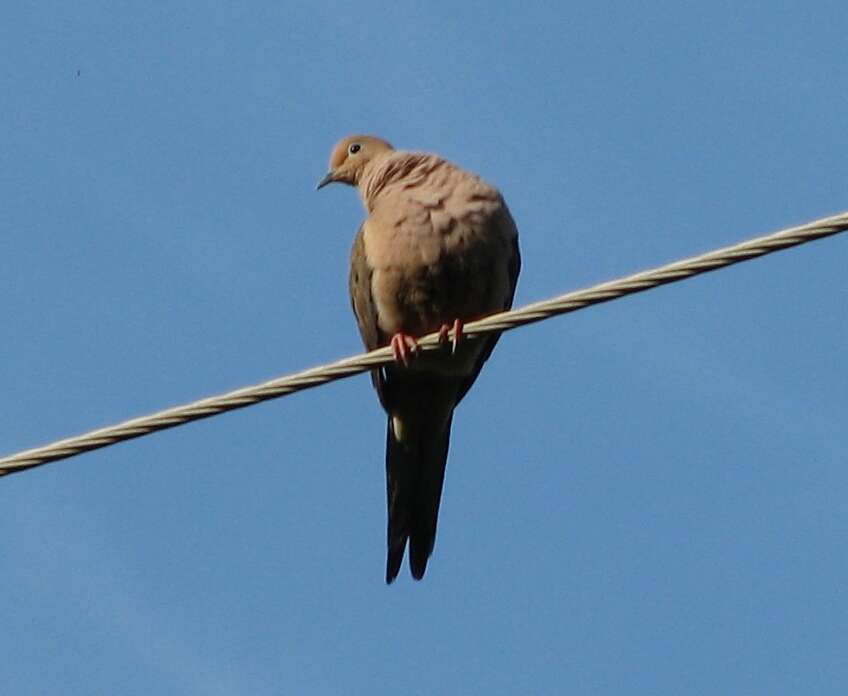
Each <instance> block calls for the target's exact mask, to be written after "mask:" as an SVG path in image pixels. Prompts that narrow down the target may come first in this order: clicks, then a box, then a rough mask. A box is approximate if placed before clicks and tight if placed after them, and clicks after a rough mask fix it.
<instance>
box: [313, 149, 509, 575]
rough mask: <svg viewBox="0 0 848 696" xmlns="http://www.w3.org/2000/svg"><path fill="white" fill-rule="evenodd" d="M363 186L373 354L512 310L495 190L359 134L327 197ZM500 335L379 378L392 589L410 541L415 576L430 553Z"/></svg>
mask: <svg viewBox="0 0 848 696" xmlns="http://www.w3.org/2000/svg"><path fill="white" fill-rule="evenodd" d="M331 182H341V183H346V184H349V185H352V186H356V187H357V188H358V189H359V193H360V196H361V197H362V201H363V203H364V204H365V208H366V210H367V211H368V217H367V218H366V219H365V221H364V222H363V223H362V225H361V226H360V228H359V231H358V233H357V235H356V239H355V241H354V244H353V250H352V253H351V268H350V295H351V303H352V305H353V310H354V313H355V315H356V319H357V323H358V325H359V332H360V334H361V336H362V340H363V342H364V343H365V346H366V348H368V349H369V350H371V349H374V348H377V347H379V346H384V345H387V344H388V343H389V342H390V340H391V339H392V337H393V336H395V335H396V334H403V335H406V336H422V335H424V334H427V333H431V332H433V331H438V330H439V329H441V328H442V327H444V326H451V325H453V322H454V321H455V320H459V321H461V322H467V321H471V320H473V319H477V318H479V317H481V316H484V315H487V314H491V313H493V312H499V311H502V310H504V309H508V308H509V307H510V306H511V305H512V298H513V295H514V293H515V284H516V281H517V279H518V271H519V268H520V256H519V252H518V233H517V230H516V228H515V223H514V222H513V220H512V216H511V215H510V213H509V210H508V208H507V206H506V203H505V202H504V200H503V198H502V197H501V195H500V193H499V192H498V191H497V189H495V188H493V187H492V186H490V185H489V184H487V183H486V182H484V181H483V180H482V179H480V178H479V177H478V176H476V175H474V174H471V173H469V172H466V171H464V170H462V169H460V168H459V167H457V166H455V165H453V164H451V163H450V162H448V161H446V160H445V159H443V158H441V157H439V156H437V155H431V154H423V153H415V152H404V151H400V150H395V149H394V148H392V146H391V145H389V144H388V143H387V142H386V141H384V140H381V139H380V138H375V137H373V136H351V137H348V138H345V139H344V140H342V141H341V142H339V143H338V144H337V145H336V147H335V148H334V149H333V152H332V154H331V156H330V171H329V173H328V174H327V176H326V177H324V179H323V180H322V181H321V182H320V183H319V188H321V187H322V186H324V185H326V184H328V183H331ZM496 342H497V336H494V337H489V338H486V339H481V340H474V341H472V340H465V341H462V342H461V343H460V345H459V346H458V347H457V349H456V351H455V353H452V351H450V350H444V351H435V352H430V353H427V354H426V355H422V356H421V357H418V358H416V359H415V360H413V361H412V362H411V363H410V364H409V366H405V365H401V364H395V365H390V366H387V367H386V368H384V369H380V370H374V371H373V372H372V380H373V383H374V387H375V388H376V390H377V393H378V395H379V397H380V402H381V403H382V405H383V408H384V409H385V410H386V413H387V414H388V425H387V435H386V476H387V497H388V507H389V511H388V560H387V564H386V582H391V581H392V580H394V578H395V577H396V576H397V574H398V570H399V568H400V564H401V561H402V560H403V552H404V549H405V547H406V543H407V540H409V547H410V548H409V563H410V569H411V571H412V575H413V577H414V578H416V579H420V578H421V577H423V575H424V571H425V569H426V566H427V559H428V558H429V556H430V554H431V553H432V550H433V544H434V540H435V534H436V521H437V518H438V512H439V501H440V499H441V492H442V483H443V481H444V471H445V463H446V460H447V451H448V444H449V439H450V427H451V421H452V418H453V410H454V408H455V407H456V405H457V404H458V403H459V402H460V400H461V399H462V398H463V397H464V396H465V393H466V392H467V391H468V389H469V388H470V387H471V385H472V384H473V382H474V380H475V379H476V378H477V375H478V373H479V372H480V369H481V367H482V365H483V363H484V362H485V361H486V359H487V358H488V357H489V355H490V354H491V352H492V349H493V348H494V346H495V343H496Z"/></svg>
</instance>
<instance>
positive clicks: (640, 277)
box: [0, 211, 848, 476]
mask: <svg viewBox="0 0 848 696" xmlns="http://www.w3.org/2000/svg"><path fill="white" fill-rule="evenodd" d="M846 229H848V211H846V212H844V213H840V214H838V215H833V216H831V217H826V218H821V219H819V220H814V221H813V222H809V223H807V224H805V225H799V226H798V227H791V228H788V229H785V230H780V231H779V232H774V233H772V234H769V235H765V236H763V237H757V238H755V239H750V240H748V241H746V242H741V243H739V244H734V245H733V246H728V247H724V248H722V249H717V250H715V251H711V252H708V253H706V254H701V255H700V256H693V257H691V258H688V259H683V260H681V261H675V262H674V263H669V264H667V265H665V266H659V267H658V268H653V269H650V270H647V271H642V272H641V273H636V274H634V275H630V276H626V277H624V278H619V279H617V280H611V281H608V282H606V283H601V284H599V285H594V286H592V287H590V288H585V289H583V290H576V291H574V292H569V293H566V294H564V295H560V296H558V297H554V298H551V299H548V300H543V301H541V302H535V303H533V304H529V305H526V306H524V307H521V308H520V309H514V310H510V311H508V312H501V313H499V314H493V315H491V316H488V317H486V318H484V319H480V320H478V321H474V322H470V323H468V324H466V325H465V327H464V335H465V336H468V337H474V336H483V335H485V334H490V333H497V332H503V331H509V330H510V329H514V328H517V327H519V326H524V325H525V324H532V323H533V322H537V321H541V320H543V319H548V318H550V317H553V316H557V315H559V314H567V313H568V312H574V311H576V310H578V309H582V308H584V307H588V306H590V305H594V304H600V303H601V302H608V301H609V300H613V299H616V298H619V297H623V296H625V295H631V294H634V293H637V292H642V291H643V290H648V289H650V288H654V287H657V286H658V285H665V284H667V283H674V282H677V281H678V280H683V279H685V278H690V277H692V276H695V275H699V274H701V273H707V272H708V271H714V270H716V269H719V268H724V267H725V266H730V265H732V264H734V263H739V262H740V261H747V260H749V259H753V258H756V257H758V256H765V255H766V254H770V253H772V252H775V251H779V250H781V249H787V248H789V247H793V246H797V245H799V244H804V243H805V242H811V241H813V240H814V239H821V238H822V237H828V236H830V235H834V234H838V233H839V232H844V231H845V230H846ZM419 347H420V349H421V350H425V351H426V350H434V349H436V348H438V347H439V338H438V334H436V333H432V334H429V335H428V336H425V337H424V338H422V339H420V341H419ZM392 360H393V358H392V352H391V349H390V348H388V347H386V348H379V349H377V350H374V351H371V352H370V353H364V354H361V355H355V356H352V357H349V358H345V359H343V360H339V361H337V362H334V363H330V364H328V365H322V366H320V367H313V368H311V369H309V370H304V371H302V372H297V373H294V374H291V375H287V376H283V377H278V378H276V379H272V380H270V381H268V382H263V383H261V384H256V385H253V386H249V387H243V388H241V389H236V390H235V391H231V392H227V393H226V394H220V395H218V396H211V397H208V398H206V399H201V400H200V401H194V402H192V403H190V404H185V405H183V406H175V407H173V408H169V409H166V410H164V411H159V412H158V413H153V414H151V415H149V416H142V417H140V418H133V419H131V420H127V421H124V422H123V423H118V424H117V425H112V426H109V427H106V428H100V429H98V430H92V431H91V432H88V433H84V434H82V435H77V436H75V437H69V438H67V439H64V440H59V441H57V442H53V443H51V444H49V445H45V446H43V447H36V448H34V449H30V450H26V451H24V452H18V453H17V454H12V455H9V456H6V457H2V458H0V476H5V475H6V474H11V473H15V472H18V471H23V470H25V469H30V468H32V467H35V466H40V465H41V464H46V463H48V462H52V461H56V460H58V459H67V458H68V457H73V456H74V455H77V454H81V453H83V452H88V451H90V450H94V449H99V448H101V447H108V446H109V445H113V444H115V443H118V442H122V441H124V440H131V439H133V438H136V437H141V436H143V435H148V434H150V433H154V432H157V431H159V430H165V429H166V428H173V427H176V426H178V425H182V424H183V423H189V422H191V421H196V420H200V419H201V418H209V417H210V416H214V415H217V414H219V413H224V412H226V411H233V410H235V409H237V408H244V407H245V406H250V405H251V404H255V403H259V402H260V401H267V400H268V399H275V398H277V397H280V396H285V395H287V394H292V393H294V392H296V391H300V390H302V389H310V388H312V387H317V386H319V385H321V384H326V383H327V382H332V381H333V380H336V379H342V378H343V377H351V376H352V375H357V374H359V373H361V372H366V371H367V370H369V369H371V368H373V367H378V366H380V365H386V364H388V363H390V362H392Z"/></svg>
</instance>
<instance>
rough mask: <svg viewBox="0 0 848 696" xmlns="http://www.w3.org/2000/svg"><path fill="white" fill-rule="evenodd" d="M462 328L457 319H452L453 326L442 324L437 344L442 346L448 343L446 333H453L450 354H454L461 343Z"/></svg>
mask: <svg viewBox="0 0 848 696" xmlns="http://www.w3.org/2000/svg"><path fill="white" fill-rule="evenodd" d="M462 327H463V324H462V322H461V321H460V320H459V319H454V321H453V326H449V325H448V324H442V328H441V329H439V343H441V344H442V345H444V344H445V343H447V342H448V333H449V332H451V331H453V338H452V339H451V353H452V354H453V353H456V349H457V348H458V347H459V344H460V342H461V341H462Z"/></svg>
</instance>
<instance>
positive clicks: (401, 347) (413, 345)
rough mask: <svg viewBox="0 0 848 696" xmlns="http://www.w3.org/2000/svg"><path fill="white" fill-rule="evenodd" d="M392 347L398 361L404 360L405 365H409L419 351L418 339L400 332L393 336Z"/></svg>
mask: <svg viewBox="0 0 848 696" xmlns="http://www.w3.org/2000/svg"><path fill="white" fill-rule="evenodd" d="M389 345H390V346H391V347H392V355H394V358H395V361H396V362H402V363H403V364H404V365H405V366H407V367H408V366H409V359H410V358H411V357H412V356H414V355H415V353H417V352H418V341H416V340H415V339H414V338H413V337H412V336H409V335H408V334H405V333H402V332H400V331H399V332H398V333H396V334H395V335H394V336H392V340H391V342H390V343H389Z"/></svg>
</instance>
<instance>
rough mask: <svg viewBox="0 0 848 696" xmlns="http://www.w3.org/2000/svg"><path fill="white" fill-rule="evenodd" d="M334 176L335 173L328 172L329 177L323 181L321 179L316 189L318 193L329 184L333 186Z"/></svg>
mask: <svg viewBox="0 0 848 696" xmlns="http://www.w3.org/2000/svg"><path fill="white" fill-rule="evenodd" d="M333 176H334V174H333V172H327V176H325V177H324V178H323V179H321V181H319V182H318V186H316V187H315V190H316V191H318V190H319V189H322V188H324V187H325V186H326V185H327V184H332V183H333V182H334V181H335V179H334V178H333Z"/></svg>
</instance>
